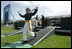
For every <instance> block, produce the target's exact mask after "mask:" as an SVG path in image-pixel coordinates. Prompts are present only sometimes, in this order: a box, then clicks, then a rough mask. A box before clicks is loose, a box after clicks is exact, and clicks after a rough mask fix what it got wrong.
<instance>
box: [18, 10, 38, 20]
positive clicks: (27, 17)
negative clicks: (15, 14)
mask: <svg viewBox="0 0 72 49" xmlns="http://www.w3.org/2000/svg"><path fill="white" fill-rule="evenodd" d="M37 11H38V9H35V11H34V12H33V13H26V14H25V15H21V14H20V13H19V15H20V16H21V17H23V18H25V20H31V17H32V16H34V15H35V14H36V13H37Z"/></svg>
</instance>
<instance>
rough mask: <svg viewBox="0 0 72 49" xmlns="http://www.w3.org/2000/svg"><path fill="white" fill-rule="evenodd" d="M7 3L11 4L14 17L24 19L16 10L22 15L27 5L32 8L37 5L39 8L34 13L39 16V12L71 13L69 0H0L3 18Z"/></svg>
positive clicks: (50, 14)
mask: <svg viewBox="0 0 72 49" xmlns="http://www.w3.org/2000/svg"><path fill="white" fill-rule="evenodd" d="M7 4H11V12H12V15H13V16H14V19H24V18H21V17H20V16H19V14H18V11H19V12H20V13H21V14H22V15H24V14H25V9H26V8H27V7H29V8H30V9H31V10H32V9H34V8H35V7H36V6H37V5H39V8H38V9H39V10H38V12H37V14H36V15H39V17H40V16H41V14H43V15H44V16H45V17H47V16H56V15H67V14H71V1H1V19H2V18H3V9H4V7H5V6H6V5H7ZM36 15H35V16H36ZM35 16H33V17H35Z"/></svg>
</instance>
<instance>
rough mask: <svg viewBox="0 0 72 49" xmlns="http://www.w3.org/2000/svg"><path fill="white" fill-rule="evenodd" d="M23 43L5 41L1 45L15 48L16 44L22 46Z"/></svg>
mask: <svg viewBox="0 0 72 49" xmlns="http://www.w3.org/2000/svg"><path fill="white" fill-rule="evenodd" d="M23 45H24V44H21V43H13V44H10V43H5V45H3V47H11V48H17V47H18V46H20V47H21V46H23Z"/></svg>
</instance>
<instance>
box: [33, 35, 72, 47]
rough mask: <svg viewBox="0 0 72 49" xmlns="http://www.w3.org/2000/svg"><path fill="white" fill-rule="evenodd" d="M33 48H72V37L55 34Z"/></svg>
mask: <svg viewBox="0 0 72 49" xmlns="http://www.w3.org/2000/svg"><path fill="white" fill-rule="evenodd" d="M32 48H71V37H70V36H61V35H55V34H54V35H52V36H51V37H49V38H47V39H45V40H43V41H41V42H40V43H38V44H37V45H35V46H33V47H32Z"/></svg>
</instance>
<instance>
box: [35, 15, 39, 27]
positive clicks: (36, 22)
mask: <svg viewBox="0 0 72 49" xmlns="http://www.w3.org/2000/svg"><path fill="white" fill-rule="evenodd" d="M35 19H36V21H35V24H36V25H35V26H36V27H37V26H38V15H37V16H36V18H35Z"/></svg>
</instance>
